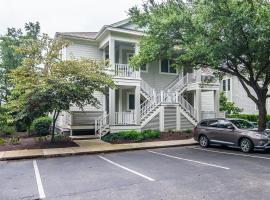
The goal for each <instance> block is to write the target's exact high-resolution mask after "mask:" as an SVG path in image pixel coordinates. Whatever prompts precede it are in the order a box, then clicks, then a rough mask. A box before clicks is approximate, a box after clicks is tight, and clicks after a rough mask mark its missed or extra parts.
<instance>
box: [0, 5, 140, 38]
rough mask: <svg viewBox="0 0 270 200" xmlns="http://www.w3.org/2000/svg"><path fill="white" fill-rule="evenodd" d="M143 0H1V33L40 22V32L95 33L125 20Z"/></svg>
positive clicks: (51, 34) (52, 34)
mask: <svg viewBox="0 0 270 200" xmlns="http://www.w3.org/2000/svg"><path fill="white" fill-rule="evenodd" d="M141 3H142V0H0V34H4V33H6V29H7V27H15V28H21V27H23V26H24V23H26V22H29V21H32V22H35V21H39V22H40V23H41V28H42V30H41V31H42V32H45V33H49V34H50V36H54V33H55V32H64V31H98V30H99V29H100V28H101V27H102V25H105V24H111V23H114V22H117V21H120V20H122V19H125V18H126V17H127V11H128V9H129V8H130V7H132V6H134V5H140V4H141Z"/></svg>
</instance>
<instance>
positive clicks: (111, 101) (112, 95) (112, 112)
mask: <svg viewBox="0 0 270 200" xmlns="http://www.w3.org/2000/svg"><path fill="white" fill-rule="evenodd" d="M109 114H110V118H109V119H110V124H114V121H115V89H111V88H110V89H109Z"/></svg>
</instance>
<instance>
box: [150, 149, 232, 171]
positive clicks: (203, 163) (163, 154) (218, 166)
mask: <svg viewBox="0 0 270 200" xmlns="http://www.w3.org/2000/svg"><path fill="white" fill-rule="evenodd" d="M148 152H150V153H154V154H158V155H161V156H166V157H169V158H174V159H178V160H183V161H188V162H193V163H197V164H201V165H206V166H210V167H216V168H221V169H226V170H228V169H230V168H228V167H223V166H220V165H214V164H210V163H205V162H201V161H197V160H190V159H186V158H180V157H177V156H172V155H169V154H165V153H159V152H156V151H148Z"/></svg>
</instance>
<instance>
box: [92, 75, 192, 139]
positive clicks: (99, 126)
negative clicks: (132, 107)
mask: <svg viewBox="0 0 270 200" xmlns="http://www.w3.org/2000/svg"><path fill="white" fill-rule="evenodd" d="M193 77H194V76H193V74H187V75H186V76H184V77H182V78H181V77H180V76H179V78H177V79H176V80H175V81H173V82H172V83H171V84H170V85H169V86H168V87H167V88H168V89H166V90H167V92H164V91H160V92H158V93H157V92H156V91H155V90H154V89H153V88H152V87H151V86H150V85H149V84H148V83H147V82H145V81H144V80H141V94H142V95H143V96H144V97H145V101H144V102H143V103H142V104H141V109H140V116H141V128H143V127H144V126H145V125H146V124H147V123H148V122H149V121H150V120H151V119H153V118H154V117H155V116H156V115H157V114H158V113H159V112H160V108H161V106H168V105H179V106H180V112H181V114H183V115H184V116H185V117H186V118H187V119H188V120H189V121H190V122H191V123H192V124H193V125H196V124H197V113H196V110H195V109H194V108H193V106H192V105H191V104H190V103H189V102H188V101H187V100H186V99H185V98H184V97H183V96H182V93H183V92H184V91H185V90H186V88H187V86H188V84H190V83H193V82H195V79H194V78H193ZM109 118H110V114H106V115H104V116H101V117H100V118H98V119H97V120H96V121H95V130H96V133H97V135H99V136H100V137H102V136H104V135H106V134H107V133H109V132H110V123H109Z"/></svg>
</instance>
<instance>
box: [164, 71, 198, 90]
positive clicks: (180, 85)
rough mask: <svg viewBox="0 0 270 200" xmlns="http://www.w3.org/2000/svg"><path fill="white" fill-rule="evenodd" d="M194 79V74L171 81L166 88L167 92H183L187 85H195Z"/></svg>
mask: <svg viewBox="0 0 270 200" xmlns="http://www.w3.org/2000/svg"><path fill="white" fill-rule="evenodd" d="M195 82H196V77H195V74H194V73H187V74H186V75H185V76H184V77H180V76H179V78H177V79H176V80H175V81H173V82H172V83H171V84H170V85H169V86H168V87H167V88H166V90H168V91H169V92H175V91H178V92H180V91H181V90H183V89H184V88H185V87H186V86H187V85H188V84H190V83H195Z"/></svg>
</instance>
